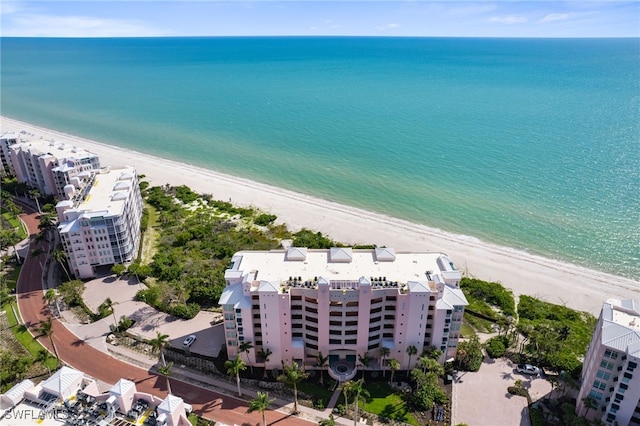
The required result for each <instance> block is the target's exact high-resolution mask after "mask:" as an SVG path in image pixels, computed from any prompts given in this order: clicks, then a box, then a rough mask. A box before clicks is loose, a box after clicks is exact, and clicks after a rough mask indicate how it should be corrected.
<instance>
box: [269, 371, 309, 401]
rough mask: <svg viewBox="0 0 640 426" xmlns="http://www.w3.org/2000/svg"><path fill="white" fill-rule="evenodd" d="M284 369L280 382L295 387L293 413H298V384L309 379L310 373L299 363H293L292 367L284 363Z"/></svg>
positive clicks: (279, 378)
mask: <svg viewBox="0 0 640 426" xmlns="http://www.w3.org/2000/svg"><path fill="white" fill-rule="evenodd" d="M282 369H283V370H284V371H283V373H282V374H281V375H279V376H278V379H277V380H278V381H279V382H283V383H285V384H287V385H290V386H293V411H294V412H295V413H297V412H298V383H300V382H301V381H303V380H304V379H306V378H307V377H309V373H305V371H304V370H303V369H302V368H300V366H299V365H298V363H297V362H295V361H293V362H291V365H286V364H285V363H284V361H282Z"/></svg>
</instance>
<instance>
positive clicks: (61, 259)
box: [51, 246, 71, 281]
mask: <svg viewBox="0 0 640 426" xmlns="http://www.w3.org/2000/svg"><path fill="white" fill-rule="evenodd" d="M51 256H52V257H53V258H54V259H55V261H56V262H58V264H59V265H60V266H62V269H63V270H64V273H65V274H67V280H68V281H71V275H69V270H68V269H67V267H66V266H64V264H65V262H66V260H67V253H66V252H65V251H64V250H62V248H60V246H58V248H56V249H55V250H54V251H53V253H51Z"/></svg>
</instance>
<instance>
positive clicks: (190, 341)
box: [184, 334, 196, 348]
mask: <svg viewBox="0 0 640 426" xmlns="http://www.w3.org/2000/svg"><path fill="white" fill-rule="evenodd" d="M195 341H196V336H195V334H192V335H191V336H189V337H187V338H186V339H184V345H185V346H186V347H188V348H189V347H191V345H193V342H195Z"/></svg>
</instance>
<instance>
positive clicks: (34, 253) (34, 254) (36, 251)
mask: <svg viewBox="0 0 640 426" xmlns="http://www.w3.org/2000/svg"><path fill="white" fill-rule="evenodd" d="M42 253H44V250H42V248H41V247H38V248H35V249H33V250H31V257H33V258H36V257H38V256H40V255H41V254H42Z"/></svg>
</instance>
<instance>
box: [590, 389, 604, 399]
mask: <svg viewBox="0 0 640 426" xmlns="http://www.w3.org/2000/svg"><path fill="white" fill-rule="evenodd" d="M589 397H591V398H593V399H595V400H596V401H600V400H602V392H597V391H594V390H591V392H589Z"/></svg>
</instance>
